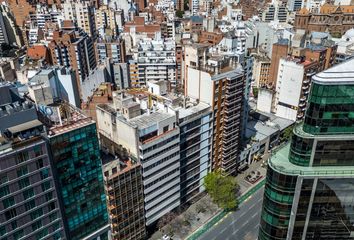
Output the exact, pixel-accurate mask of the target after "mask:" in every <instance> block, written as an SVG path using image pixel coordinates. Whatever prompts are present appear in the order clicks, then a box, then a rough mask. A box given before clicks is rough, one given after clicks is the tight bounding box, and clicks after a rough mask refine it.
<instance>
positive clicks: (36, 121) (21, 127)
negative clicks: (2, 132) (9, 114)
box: [7, 119, 43, 134]
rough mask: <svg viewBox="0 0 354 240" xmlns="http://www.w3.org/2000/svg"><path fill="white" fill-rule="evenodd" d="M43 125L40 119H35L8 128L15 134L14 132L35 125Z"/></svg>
mask: <svg viewBox="0 0 354 240" xmlns="http://www.w3.org/2000/svg"><path fill="white" fill-rule="evenodd" d="M41 125H43V124H42V123H41V122H40V121H39V120H38V119H34V120H32V121H29V122H25V123H22V124H19V125H16V126H13V127H10V128H8V129H7V130H9V131H10V132H11V133H12V134H14V133H18V132H22V131H25V130H27V129H31V128H35V127H38V126H41Z"/></svg>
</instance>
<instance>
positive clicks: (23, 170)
mask: <svg viewBox="0 0 354 240" xmlns="http://www.w3.org/2000/svg"><path fill="white" fill-rule="evenodd" d="M27 173H28V169H27V166H23V167H20V168H19V169H18V170H17V177H22V176H23V175H26V174H27Z"/></svg>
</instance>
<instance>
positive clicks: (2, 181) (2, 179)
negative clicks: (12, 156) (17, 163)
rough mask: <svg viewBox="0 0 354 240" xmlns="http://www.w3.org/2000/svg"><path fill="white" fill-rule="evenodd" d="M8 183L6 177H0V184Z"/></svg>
mask: <svg viewBox="0 0 354 240" xmlns="http://www.w3.org/2000/svg"><path fill="white" fill-rule="evenodd" d="M8 181H9V178H8V177H7V175H3V176H0V184H4V183H6V182H8Z"/></svg>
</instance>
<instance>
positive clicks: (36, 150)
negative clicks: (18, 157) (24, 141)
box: [33, 146, 43, 157]
mask: <svg viewBox="0 0 354 240" xmlns="http://www.w3.org/2000/svg"><path fill="white" fill-rule="evenodd" d="M33 150H34V156H35V157H39V156H40V155H43V151H42V147H41V146H35V147H34V149H33Z"/></svg>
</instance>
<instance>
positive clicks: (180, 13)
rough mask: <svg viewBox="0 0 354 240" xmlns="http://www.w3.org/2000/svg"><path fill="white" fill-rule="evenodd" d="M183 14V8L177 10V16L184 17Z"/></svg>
mask: <svg viewBox="0 0 354 240" xmlns="http://www.w3.org/2000/svg"><path fill="white" fill-rule="evenodd" d="M183 14H184V12H183V11H181V10H177V11H176V16H177V17H179V18H183Z"/></svg>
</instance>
